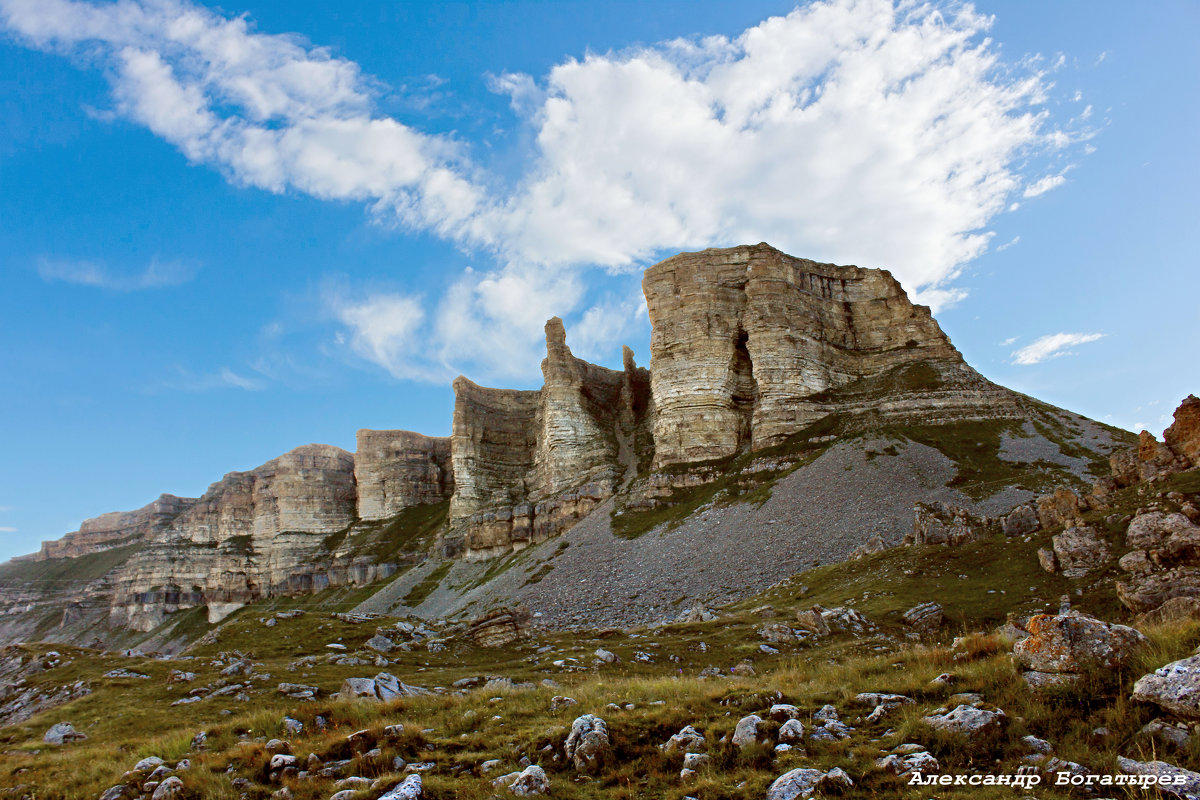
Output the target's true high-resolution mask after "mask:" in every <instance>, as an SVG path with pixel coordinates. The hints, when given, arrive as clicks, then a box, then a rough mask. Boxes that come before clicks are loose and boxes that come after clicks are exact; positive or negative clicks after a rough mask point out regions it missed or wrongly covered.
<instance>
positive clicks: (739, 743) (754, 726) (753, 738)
mask: <svg viewBox="0 0 1200 800" xmlns="http://www.w3.org/2000/svg"><path fill="white" fill-rule="evenodd" d="M762 722H763V721H762V718H761V717H759V716H758V715H757V714H751V715H750V716H748V717H742V718H741V719H739V720H738V723H737V725H736V726H735V727H734V729H733V737H732V738H731V739H730V740H729V741H730V742H732V743H733V746H734V747H748V746H749V745H752V744H758V728H759V726H760V725H762Z"/></svg>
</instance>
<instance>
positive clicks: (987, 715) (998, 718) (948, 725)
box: [923, 705, 1008, 738]
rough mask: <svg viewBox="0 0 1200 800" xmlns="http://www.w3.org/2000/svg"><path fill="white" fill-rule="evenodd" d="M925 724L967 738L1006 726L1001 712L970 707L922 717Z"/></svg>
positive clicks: (960, 707)
mask: <svg viewBox="0 0 1200 800" xmlns="http://www.w3.org/2000/svg"><path fill="white" fill-rule="evenodd" d="M923 721H924V722H925V724H927V725H929V726H930V727H932V728H935V729H937V730H940V731H946V732H947V733H959V734H962V735H964V736H966V737H968V738H974V737H976V736H979V735H982V734H986V733H991V732H994V731H1001V730H1003V729H1004V728H1005V727H1006V726H1007V725H1008V717H1006V716H1005V715H1004V712H1003V711H988V710H986V709H982V708H973V707H971V706H966V705H962V706H958V707H957V708H955V709H953V710H951V711H949V712H947V713H945V714H933V715H931V716H928V717H924V718H923Z"/></svg>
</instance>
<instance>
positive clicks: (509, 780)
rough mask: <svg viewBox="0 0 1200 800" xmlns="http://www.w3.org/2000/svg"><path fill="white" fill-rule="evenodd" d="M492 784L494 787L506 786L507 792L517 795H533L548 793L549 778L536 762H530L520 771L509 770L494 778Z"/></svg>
mask: <svg viewBox="0 0 1200 800" xmlns="http://www.w3.org/2000/svg"><path fill="white" fill-rule="evenodd" d="M492 786H495V787H496V788H507V789H508V791H509V792H511V793H512V794H515V795H516V796H517V797H534V796H536V795H541V794H549V792H550V779H549V778H548V777H546V771H545V770H543V769H542V768H541V767H539V766H538V765H537V764H531V765H530V766H528V767H526V768H525V769H524V770H523V771H521V772H510V773H509V774H507V775H501V776H500V777H499V778H496V780H494V781H492Z"/></svg>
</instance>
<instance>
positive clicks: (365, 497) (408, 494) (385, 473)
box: [354, 430, 454, 520]
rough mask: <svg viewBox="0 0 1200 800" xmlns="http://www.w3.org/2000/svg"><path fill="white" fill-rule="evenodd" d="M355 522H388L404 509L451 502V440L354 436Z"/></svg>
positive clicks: (376, 434)
mask: <svg viewBox="0 0 1200 800" xmlns="http://www.w3.org/2000/svg"><path fill="white" fill-rule="evenodd" d="M354 478H355V481H356V483H357V484H358V516H359V517H360V518H361V519H364V520H380V519H387V518H388V517H393V516H395V515H396V514H399V513H400V512H401V511H403V510H404V509H406V508H408V507H410V506H415V505H423V504H425V503H440V502H442V501H443V500H448V499H450V495H451V494H452V493H453V491H454V471H453V469H452V468H451V466H450V439H449V438H447V437H432V436H424V435H422V434H419V433H413V432H411V431H371V430H360V431H359V432H358V449H357V450H356V451H355V454H354Z"/></svg>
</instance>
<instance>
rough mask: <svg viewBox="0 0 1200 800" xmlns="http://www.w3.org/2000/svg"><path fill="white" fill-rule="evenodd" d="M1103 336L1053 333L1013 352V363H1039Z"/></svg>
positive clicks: (1101, 334) (1070, 352)
mask: <svg viewBox="0 0 1200 800" xmlns="http://www.w3.org/2000/svg"><path fill="white" fill-rule="evenodd" d="M1103 337H1104V334H1103V333H1053V334H1050V335H1048V336H1042V337H1041V338H1039V339H1036V340H1035V341H1034V342H1033V343H1032V344H1027V345H1025V346H1024V347H1022V348H1021V349H1019V350H1016V351H1014V352H1013V354H1012V355H1013V363H1014V364H1025V365H1028V364H1040V363H1041V362H1043V361H1046V360H1048V359H1051V358H1058V357H1060V356H1065V355H1071V354H1072V351H1070V350H1068V349H1067V348H1070V347H1075V346H1076V345H1081V344H1087V343H1088V342H1094V341H1096V340H1097V339H1101V338H1103Z"/></svg>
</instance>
